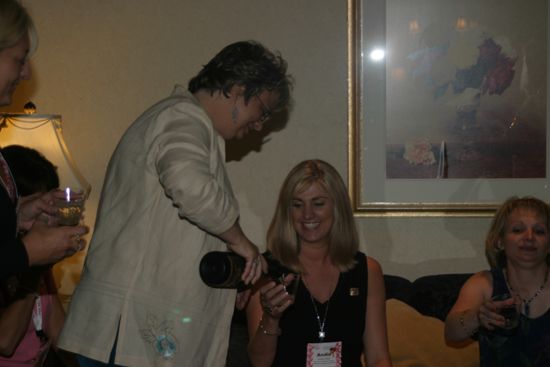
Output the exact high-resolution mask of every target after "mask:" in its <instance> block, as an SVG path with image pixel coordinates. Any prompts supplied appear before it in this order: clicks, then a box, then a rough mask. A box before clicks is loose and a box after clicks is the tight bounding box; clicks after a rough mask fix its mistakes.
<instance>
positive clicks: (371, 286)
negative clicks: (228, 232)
mask: <svg viewBox="0 0 550 367" xmlns="http://www.w3.org/2000/svg"><path fill="white" fill-rule="evenodd" d="M267 241H268V243H267V246H268V250H269V251H270V253H271V256H273V257H274V258H275V259H277V260H279V261H280V262H281V263H282V264H283V265H284V266H286V267H287V268H289V269H292V271H293V272H295V273H296V274H299V279H297V277H295V276H294V275H289V276H287V277H286V279H285V282H284V283H285V284H278V283H276V282H274V281H265V282H264V284H263V285H261V286H258V287H257V288H256V290H255V292H254V294H253V296H252V298H251V301H250V303H249V305H248V307H247V317H248V325H249V335H250V343H249V346H248V351H249V356H250V360H251V362H252V364H253V365H254V366H285V367H291V366H301V367H302V366H305V365H308V366H309V365H313V366H315V365H317V364H316V363H321V361H323V362H324V363H328V364H326V365H331V366H332V365H335V366H336V365H338V366H339V365H342V366H347V367H354V366H361V355H362V354H363V353H364V354H365V355H366V357H367V361H368V365H369V366H378V367H382V366H384V367H387V366H391V365H392V364H391V361H390V357H389V352H388V344H387V331H386V311H385V290H384V282H383V276H382V270H381V268H380V265H379V264H378V263H377V262H376V261H375V260H374V259H372V258H370V257H368V256H365V254H363V253H362V252H359V251H358V235H357V230H356V228H355V223H354V218H353V214H352V210H351V205H350V202H349V198H348V194H347V190H346V187H345V185H344V182H343V181H342V179H341V177H340V175H339V174H338V172H337V171H336V170H335V169H334V168H333V167H332V166H331V165H329V164H328V163H326V162H324V161H321V160H308V161H304V162H301V163H299V164H298V165H297V166H296V167H294V168H293V169H292V170H291V171H290V173H289V174H288V176H287V178H286V180H285V181H284V183H283V186H282V188H281V192H280V195H279V200H278V203H277V208H276V210H275V215H274V217H273V220H272V222H271V226H270V228H269V232H268V237H267ZM292 281H298V282H299V283H298V285H297V290H296V292H295V294H292V295H291V294H289V293H288V292H287V288H286V285H288V284H289V283H290V282H292Z"/></svg>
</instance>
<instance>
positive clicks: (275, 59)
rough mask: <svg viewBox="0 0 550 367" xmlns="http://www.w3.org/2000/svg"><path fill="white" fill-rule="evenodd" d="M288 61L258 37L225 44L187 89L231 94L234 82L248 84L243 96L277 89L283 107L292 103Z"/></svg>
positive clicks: (250, 96)
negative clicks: (272, 50) (258, 39)
mask: <svg viewBox="0 0 550 367" xmlns="http://www.w3.org/2000/svg"><path fill="white" fill-rule="evenodd" d="M286 70H287V64H286V61H285V60H284V59H283V58H282V57H281V55H280V54H279V53H273V52H271V51H269V50H268V49H267V48H265V47H264V46H262V45H261V44H260V43H258V42H255V41H241V42H236V43H232V44H230V45H228V46H226V47H224V48H223V49H222V50H221V51H220V52H218V54H217V55H216V56H214V58H213V59H212V60H210V61H209V62H208V63H207V64H206V65H204V66H203V68H202V70H201V71H200V72H199V73H198V74H197V75H196V76H195V77H193V78H192V79H191V80H190V81H189V85H188V90H189V92H191V93H195V92H197V91H199V90H201V89H205V90H207V91H209V92H210V93H211V94H213V93H214V92H217V91H221V92H223V94H224V95H225V96H228V95H229V92H230V90H231V88H232V87H233V86H234V85H241V86H244V87H245V92H244V98H245V101H246V102H247V103H248V101H249V100H250V98H252V97H253V96H255V95H258V94H260V93H261V92H262V91H264V90H267V91H271V92H275V93H276V94H277V96H278V103H277V106H276V107H275V110H280V109H282V108H284V107H286V106H287V105H288V104H289V103H290V89H291V88H292V77H291V76H290V75H287V73H286V72H287V71H286Z"/></svg>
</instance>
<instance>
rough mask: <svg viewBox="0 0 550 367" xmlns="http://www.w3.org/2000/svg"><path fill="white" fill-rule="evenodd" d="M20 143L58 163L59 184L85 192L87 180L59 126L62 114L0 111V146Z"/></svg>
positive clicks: (89, 188) (88, 187) (89, 187)
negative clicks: (70, 151)
mask: <svg viewBox="0 0 550 367" xmlns="http://www.w3.org/2000/svg"><path fill="white" fill-rule="evenodd" d="M14 144H17V145H22V146H25V147H29V148H33V149H36V150H38V151H39V152H40V153H42V154H43V155H44V156H45V157H46V158H47V159H48V160H49V161H50V162H52V163H53V164H54V165H55V166H56V167H57V174H58V175H59V184H60V187H62V188H63V187H71V188H75V189H80V190H82V191H84V193H85V195H88V194H89V193H90V190H91V186H90V184H89V183H88V182H87V181H86V179H85V178H84V176H82V174H81V173H80V171H79V170H78V168H77V166H76V164H75V163H74V160H73V158H72V157H71V154H70V153H69V150H68V149H67V145H66V144H65V140H64V139H63V133H62V129H61V115H44V114H24V113H7V114H1V115H0V146H1V147H6V146H8V145H14Z"/></svg>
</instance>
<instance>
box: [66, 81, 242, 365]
mask: <svg viewBox="0 0 550 367" xmlns="http://www.w3.org/2000/svg"><path fill="white" fill-rule="evenodd" d="M224 149H225V142H224V141H223V139H222V138H221V137H220V136H219V135H218V134H217V133H216V132H215V130H214V129H213V127H212V123H211V121H210V120H209V118H208V116H207V115H206V113H205V111H204V110H203V109H202V108H201V107H200V106H199V104H198V102H197V100H196V99H195V98H194V96H193V95H191V94H190V93H188V92H187V91H185V90H184V89H183V88H182V87H181V86H176V88H175V90H174V92H173V93H172V95H171V96H170V97H169V98H167V99H165V100H162V101H160V102H159V103H157V104H156V105H154V106H153V107H151V108H150V109H149V110H147V111H146V112H145V113H144V114H143V115H141V116H140V117H139V118H138V119H137V120H136V121H135V122H134V123H133V124H132V125H131V126H130V128H129V129H128V130H127V132H126V133H125V134H124V136H123V137H122V139H121V141H120V142H119V144H118V146H117V148H116V150H115V152H114V154H113V156H112V158H111V161H110V163H109V167H108V170H107V174H106V178H105V182H104V186H103V191H102V193H101V201H100V205H99V211H98V215H97V221H96V226H95V231H94V234H93V237H92V240H91V242H90V246H89V250H88V255H87V257H86V261H85V264H84V270H83V274H82V278H81V281H80V283H79V285H78V287H77V289H76V291H75V294H74V296H73V299H72V301H71V304H70V307H69V312H68V317H67V320H66V323H65V327H64V329H63V331H62V335H61V338H60V342H59V346H60V347H61V348H63V349H67V350H69V351H72V352H76V353H79V354H82V355H85V356H87V357H90V358H93V359H97V360H100V361H107V360H108V358H109V354H110V351H111V347H112V346H113V343H114V342H115V338H116V335H117V326H118V325H119V321H120V327H119V333H118V341H117V348H116V364H120V365H124V366H136V367H140V366H178V367H181V366H196V367H208V366H213V367H220V366H224V365H225V357H226V351H227V347H228V339H229V326H230V321H231V317H232V314H233V309H234V302H235V291H234V290H221V289H212V288H209V287H207V286H206V285H205V284H204V283H203V282H202V281H201V279H200V277H199V262H200V259H201V258H202V256H203V255H204V254H206V253H207V252H209V251H212V250H221V251H224V250H226V249H227V247H226V246H225V244H224V243H223V242H222V241H221V240H220V239H219V238H217V237H216V235H217V234H220V233H222V232H224V231H226V230H228V229H229V228H230V227H231V226H232V225H233V224H234V223H235V221H236V220H237V219H238V215H239V213H238V205H237V202H236V199H235V197H234V195H233V192H232V189H231V185H230V182H229V179H228V177H227V173H226V168H225V152H224Z"/></svg>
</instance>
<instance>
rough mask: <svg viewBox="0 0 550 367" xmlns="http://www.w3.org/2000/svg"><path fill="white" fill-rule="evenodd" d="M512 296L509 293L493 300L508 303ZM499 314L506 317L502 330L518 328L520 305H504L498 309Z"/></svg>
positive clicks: (497, 296)
mask: <svg viewBox="0 0 550 367" xmlns="http://www.w3.org/2000/svg"><path fill="white" fill-rule="evenodd" d="M511 297H512V296H511V295H510V294H509V293H504V294H499V295H496V296H494V297H493V298H492V300H493V301H499V302H500V301H506V300H508V299H510V298H511ZM498 313H499V314H500V315H501V316H502V317H504V326H502V327H501V328H502V329H504V330H508V331H510V330H513V329H515V328H516V327H517V326H518V322H519V310H518V304H516V303H513V304H510V305H503V306H501V307H500V308H499V309H498Z"/></svg>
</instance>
